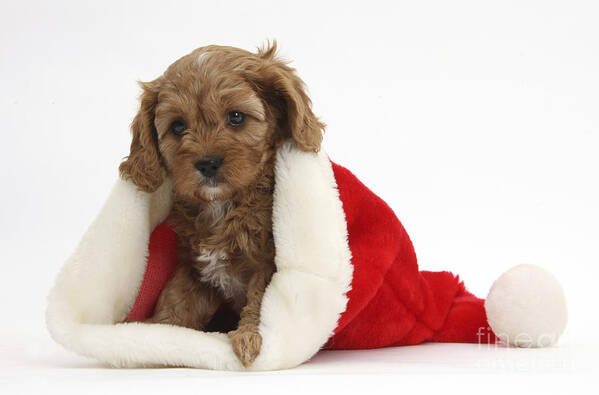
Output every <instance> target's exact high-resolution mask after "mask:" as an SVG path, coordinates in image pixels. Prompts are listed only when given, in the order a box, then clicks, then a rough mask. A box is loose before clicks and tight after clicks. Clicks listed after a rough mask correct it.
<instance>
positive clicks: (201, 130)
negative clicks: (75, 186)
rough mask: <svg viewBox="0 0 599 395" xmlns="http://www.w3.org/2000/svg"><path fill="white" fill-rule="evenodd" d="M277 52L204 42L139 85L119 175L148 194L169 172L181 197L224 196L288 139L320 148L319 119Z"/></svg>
mask: <svg viewBox="0 0 599 395" xmlns="http://www.w3.org/2000/svg"><path fill="white" fill-rule="evenodd" d="M275 52H276V44H273V45H272V46H271V47H269V48H267V49H265V50H259V51H258V53H257V54H253V53H250V52H247V51H244V50H241V49H237V48H231V47H220V46H209V47H203V48H199V49H197V50H195V51H193V52H192V53H191V54H189V55H186V56H184V57H182V58H181V59H179V60H177V61H176V62H175V63H173V64H172V65H171V66H170V67H169V68H168V69H167V70H166V72H165V73H164V74H163V75H162V76H161V77H159V78H158V79H156V80H154V81H151V82H146V83H141V84H140V85H141V87H142V89H143V93H142V96H141V104H140V109H139V112H138V114H137V115H136V116H135V119H134V120H133V123H132V125H131V129H132V133H133V141H132V143H131V152H130V155H129V156H128V157H127V158H126V160H125V161H124V162H123V163H121V166H120V172H121V175H122V177H123V178H124V179H129V180H131V181H133V182H134V183H135V184H136V185H137V186H138V187H139V188H140V189H142V190H144V191H147V192H152V191H154V190H156V189H157V188H158V187H159V186H160V184H161V183H162V180H163V177H164V175H165V174H168V175H170V176H172V177H173V178H174V181H175V192H176V193H177V194H179V195H182V196H184V197H186V198H189V199H192V200H204V201H209V200H216V199H228V198H231V197H232V196H233V195H235V193H237V192H240V191H243V190H244V189H245V188H247V187H248V186H249V185H251V184H252V182H253V181H254V180H255V179H256V178H257V177H258V175H259V174H260V172H261V170H262V169H263V166H264V165H265V163H266V162H268V160H269V159H272V157H273V155H274V154H275V150H276V148H277V147H278V146H279V145H280V144H281V143H282V142H284V141H285V140H287V139H289V138H291V139H293V140H295V143H296V145H297V147H299V148H300V149H302V150H304V151H312V152H317V151H318V150H319V149H320V143H321V141H322V130H323V128H324V125H323V124H322V123H321V122H320V121H319V120H318V119H317V118H316V117H315V116H314V114H313V113H312V110H311V109H310V105H311V103H310V99H309V98H308V96H307V95H306V93H305V91H304V86H303V82H302V81H301V80H300V79H299V77H297V75H296V74H295V71H294V70H293V69H292V68H290V67H288V66H287V65H286V64H285V63H283V62H281V61H280V60H278V59H277V58H276V56H275Z"/></svg>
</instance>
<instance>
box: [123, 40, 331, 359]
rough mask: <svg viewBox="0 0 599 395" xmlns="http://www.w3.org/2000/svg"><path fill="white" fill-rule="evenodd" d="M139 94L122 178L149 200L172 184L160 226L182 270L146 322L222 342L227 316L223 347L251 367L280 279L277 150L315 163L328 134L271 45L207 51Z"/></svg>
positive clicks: (197, 52)
mask: <svg viewBox="0 0 599 395" xmlns="http://www.w3.org/2000/svg"><path fill="white" fill-rule="evenodd" d="M140 85H141V87H142V89H143V93H142V95H141V100H140V101H141V105H140V109H139V112H138V114H137V115H136V116H135V119H134V120H133V123H132V126H131V129H132V134H133V141H132V143H131V152H130V154H129V156H128V157H127V158H126V159H125V160H124V161H123V163H121V165H120V173H121V176H122V178H124V179H127V180H131V181H132V182H133V183H135V184H136V185H137V187H138V188H139V189H141V190H143V191H146V192H153V191H155V190H156V189H157V188H158V187H159V186H160V185H161V184H162V182H163V180H164V179H165V177H170V178H172V179H173V181H174V186H173V198H174V203H173V208H172V211H171V213H170V214H169V216H168V218H167V223H168V224H170V225H171V226H172V228H173V229H174V231H175V233H176V237H177V242H178V245H179V251H178V256H179V264H178V266H177V268H176V270H175V273H174V275H173V276H172V278H171V279H170V280H169V281H168V283H167V284H166V286H165V288H164V289H163V291H162V293H161V295H160V297H159V300H158V302H157V305H156V307H155V310H154V314H153V316H152V317H151V318H150V319H149V320H148V321H149V322H153V323H163V324H172V325H179V326H184V327H188V328H193V329H197V330H206V329H210V328H209V326H212V327H214V325H216V329H217V330H219V329H220V330H227V329H230V328H226V325H222V324H221V326H220V327H219V324H218V323H217V324H214V321H215V319H216V317H215V315H217V314H216V313H217V311H222V310H223V308H224V306H228V308H229V309H230V310H232V311H233V312H235V313H236V314H238V323H237V326H236V328H235V326H234V328H235V329H234V330H230V331H229V332H228V335H229V337H230V339H231V343H232V347H233V351H234V352H235V354H236V355H237V357H238V358H239V360H240V361H241V362H242V364H243V365H244V366H246V367H247V366H249V365H251V363H252V362H253V361H254V360H255V358H256V357H257V356H258V354H259V352H260V347H261V344H262V338H261V337H260V333H259V331H258V326H259V322H260V306H261V302H262V296H263V295H264V291H265V288H266V286H267V285H268V283H269V281H270V278H271V276H272V275H273V273H274V272H275V264H274V256H275V245H274V241H273V234H272V219H271V214H272V201H273V190H274V182H275V179H274V162H275V155H276V150H277V147H279V146H280V145H281V144H282V143H283V142H285V141H286V140H288V139H293V140H294V141H295V144H296V145H297V147H299V148H300V149H301V150H304V151H307V152H317V151H318V150H319V149H320V144H321V141H322V131H323V130H324V125H323V124H322V123H321V122H320V121H319V120H318V118H317V117H316V116H315V115H314V114H313V113H312V110H311V103H310V99H309V98H308V96H307V95H306V93H305V91H304V84H303V82H302V80H301V79H300V78H298V77H297V75H296V74H295V70H294V69H292V68H290V67H288V66H287V65H286V64H285V63H284V62H282V61H281V60H279V59H278V58H277V56H276V43H273V44H272V45H271V46H270V47H267V48H265V49H260V50H258V52H257V53H255V54H254V53H250V52H247V51H244V50H241V49H237V48H232V47H222V46H208V47H202V48H199V49H197V50H195V51H193V52H192V53H190V54H189V55H186V56H184V57H182V58H181V59H179V60H177V61H176V62H175V63H173V64H172V65H171V66H170V67H169V68H168V69H167V70H166V72H165V73H164V74H163V75H162V76H160V77H159V78H157V79H156V80H154V81H151V82H145V83H140ZM225 310H226V309H225ZM211 321H213V322H212V323H211ZM216 321H218V320H216ZM212 329H214V328H212Z"/></svg>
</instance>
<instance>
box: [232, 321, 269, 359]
mask: <svg viewBox="0 0 599 395" xmlns="http://www.w3.org/2000/svg"><path fill="white" fill-rule="evenodd" d="M228 335H229V338H230V339H231V344H232V346H233V352H234V353H235V355H237V358H239V360H240V361H241V363H242V364H243V366H244V367H246V368H247V367H249V366H250V365H251V364H252V363H253V362H254V360H255V359H256V357H257V356H258V354H260V347H262V336H260V333H259V332H258V328H257V327H255V326H253V325H244V326H241V327H239V328H237V329H236V330H234V331H231V332H229V333H228Z"/></svg>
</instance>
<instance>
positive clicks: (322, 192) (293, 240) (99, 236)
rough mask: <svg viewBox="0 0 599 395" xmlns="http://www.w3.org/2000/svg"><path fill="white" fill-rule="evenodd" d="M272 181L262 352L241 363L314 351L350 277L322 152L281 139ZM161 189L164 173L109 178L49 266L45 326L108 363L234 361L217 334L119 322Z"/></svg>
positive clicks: (283, 364)
mask: <svg viewBox="0 0 599 395" xmlns="http://www.w3.org/2000/svg"><path fill="white" fill-rule="evenodd" d="M275 180H276V184H275V193H274V203H273V229H274V237H275V245H276V248H277V251H276V257H275V263H276V266H277V272H276V273H275V275H274V276H273V278H272V280H271V283H270V285H269V286H268V288H267V290H266V293H265V295H264V299H263V302H262V312H261V325H260V333H261V335H262V338H263V343H262V351H261V353H260V355H259V356H258V358H257V359H256V361H255V362H254V364H253V365H252V366H251V367H250V369H251V370H272V369H283V368H290V367H294V366H297V365H299V364H301V363H302V362H304V361H306V360H307V359H309V358H310V357H311V356H312V355H314V354H315V353H316V352H317V351H318V350H319V349H320V348H321V347H322V345H324V343H325V342H326V341H327V339H328V338H329V337H330V336H331V335H332V334H333V330H334V329H335V327H336V326H337V321H338V319H339V317H340V315H341V313H342V312H343V311H344V310H345V308H346V304H347V297H346V293H347V291H348V290H349V287H350V284H351V279H352V270H353V267H352V265H351V253H350V250H349V246H348V243H347V227H346V223H345V215H344V212H343V208H342V205H341V201H340V200H339V195H338V191H337V188H336V183H335V178H334V175H333V170H332V167H331V163H330V162H329V160H328V157H327V156H326V154H324V152H321V153H319V154H318V155H316V154H310V153H305V152H302V151H300V150H298V149H297V148H295V145H294V144H293V143H292V142H289V143H286V144H285V145H283V146H282V147H281V148H280V149H279V152H278V154H277V161H276V167H275ZM171 190H172V184H171V182H170V181H169V182H165V184H164V185H163V186H161V188H160V189H159V190H158V191H156V192H155V193H153V194H147V193H144V192H140V191H138V190H137V189H136V188H135V186H134V185H133V184H131V183H130V182H126V181H122V180H119V181H118V182H117V184H116V186H115V187H114V189H113V191H112V193H111V195H110V197H109V198H108V200H107V202H106V204H105V206H104V207H103V208H102V210H101V212H100V214H99V215H98V218H97V219H96V220H95V222H94V223H93V224H92V225H91V226H90V228H89V229H88V231H87V232H86V234H85V235H84V237H83V239H82V240H81V242H80V244H79V246H78V247H77V249H76V251H75V253H74V254H73V255H72V256H71V258H70V259H69V260H68V261H67V262H66V263H65V265H64V266H63V268H62V270H61V272H60V273H59V275H58V278H57V280H56V285H55V286H54V289H53V290H52V291H51V293H50V296H49V300H48V309H47V312H46V321H47V325H48V329H49V330H50V333H51V335H52V337H53V338H54V339H55V340H56V341H57V342H58V343H61V344H62V345H64V346H65V347H67V348H69V349H71V350H73V351H75V352H77V353H79V354H82V355H86V356H91V357H95V358H97V359H99V360H101V361H104V362H106V363H109V364H111V365H114V366H127V367H138V366H188V367H198V368H209V369H228V370H243V369H244V368H243V366H242V365H241V363H240V362H239V361H238V360H237V358H236V357H235V355H234V354H233V351H232V349H231V345H230V342H229V339H228V338H227V336H226V335H225V334H219V333H205V332H200V331H195V330H191V329H186V328H181V327H176V326H169V325H159V324H144V323H125V324H121V323H119V322H122V320H123V319H124V318H125V317H126V315H127V313H128V312H129V310H130V309H131V306H132V305H133V303H134V301H135V297H136V295H137V292H138V289H139V286H140V284H141V281H142V279H143V275H144V271H145V266H146V257H147V254H148V240H149V236H150V233H151V230H152V229H153V228H154V227H155V226H156V225H157V224H158V223H160V222H161V221H162V220H163V219H164V218H165V217H166V215H167V214H168V212H169V210H170V207H171V201H170V193H171Z"/></svg>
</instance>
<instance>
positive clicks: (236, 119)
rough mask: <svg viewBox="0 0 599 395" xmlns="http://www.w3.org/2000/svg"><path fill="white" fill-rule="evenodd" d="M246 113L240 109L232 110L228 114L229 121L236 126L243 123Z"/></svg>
mask: <svg viewBox="0 0 599 395" xmlns="http://www.w3.org/2000/svg"><path fill="white" fill-rule="evenodd" d="M244 122H245V114H244V113H242V112H239V111H231V112H229V113H228V114H227V123H228V124H229V125H230V126H233V127H234V128H235V127H237V126H241V125H243V123H244Z"/></svg>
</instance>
